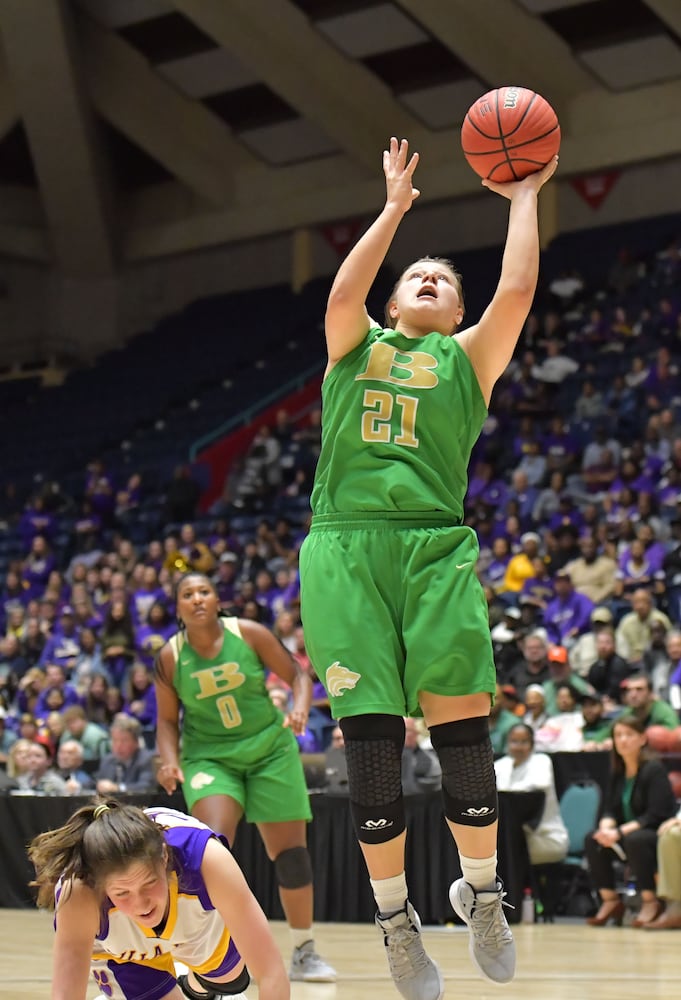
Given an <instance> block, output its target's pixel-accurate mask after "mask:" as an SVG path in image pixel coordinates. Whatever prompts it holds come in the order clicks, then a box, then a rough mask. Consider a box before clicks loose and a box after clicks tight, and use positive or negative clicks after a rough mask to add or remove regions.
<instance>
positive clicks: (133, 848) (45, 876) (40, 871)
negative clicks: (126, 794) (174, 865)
mask: <svg viewBox="0 0 681 1000" xmlns="http://www.w3.org/2000/svg"><path fill="white" fill-rule="evenodd" d="M164 847H165V840H164V837H163V832H162V830H161V828H160V827H159V826H157V824H156V823H154V822H153V820H151V819H150V818H149V817H148V816H147V815H146V813H144V812H143V811H142V810H141V809H138V808H137V806H129V805H124V804H123V803H121V802H119V801H117V800H116V799H112V798H106V799H104V798H96V799H93V801H92V802H90V803H88V804H87V805H84V806H82V807H81V808H80V809H78V810H77V811H76V812H75V813H74V814H73V816H71V817H70V819H68V820H67V822H66V823H65V824H64V825H63V826H61V827H59V828H58V829H57V830H48V831H47V832H46V833H41V834H38V836H37V837H35V838H34V839H33V840H32V841H31V844H30V846H29V849H28V856H29V858H30V860H31V861H32V862H33V865H34V867H35V871H36V877H35V881H34V882H32V883H31V885H32V886H35V887H37V889H38V896H37V902H38V905H39V906H44V907H48V908H50V909H52V908H53V907H54V905H55V890H56V888H57V885H58V884H59V883H60V882H62V883H63V885H64V888H65V891H67V892H68V886H69V885H70V883H71V881H72V880H73V879H80V880H81V881H82V882H84V883H85V884H86V885H87V886H89V887H90V888H91V889H94V890H101V887H102V886H103V884H104V882H105V881H106V880H107V878H109V877H110V876H111V875H112V874H113V873H114V872H119V871H121V870H123V869H125V868H128V867H129V866H130V864H132V863H134V862H136V861H143V862H147V863H149V864H150V865H153V866H157V865H160V864H163V852H164Z"/></svg>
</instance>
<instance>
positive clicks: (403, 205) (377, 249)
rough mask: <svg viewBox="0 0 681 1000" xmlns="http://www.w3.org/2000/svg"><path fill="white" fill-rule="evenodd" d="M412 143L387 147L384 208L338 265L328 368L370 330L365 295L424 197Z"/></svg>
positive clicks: (330, 307) (328, 320) (328, 324)
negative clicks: (407, 217)
mask: <svg viewBox="0 0 681 1000" xmlns="http://www.w3.org/2000/svg"><path fill="white" fill-rule="evenodd" d="M408 154H409V144H408V143H407V140H406V139H402V140H401V141H400V142H398V141H397V139H396V138H394V137H393V138H392V139H391V140H390V148H389V149H386V150H384V151H383V173H384V174H385V183H386V201H385V206H384V208H383V211H382V212H381V214H380V215H379V216H378V218H377V219H376V220H375V222H373V223H372V225H371V226H370V227H369V229H368V230H367V231H366V233H365V234H364V236H362V237H361V239H360V240H359V241H358V242H357V243H356V244H355V246H354V247H353V248H352V250H351V251H350V253H349V254H348V256H347V257H346V258H345V260H344V261H343V263H342V264H341V266H340V267H339V269H338V273H337V274H336V277H335V280H334V282H333V285H332V287H331V291H330V293H329V300H328V303H327V307H326V317H325V329H326V345H327V350H328V355H329V365H328V368H327V372H328V371H329V370H330V369H331V368H332V367H333V365H334V364H335V363H336V362H337V361H339V360H340V359H341V358H342V357H344V356H345V355H346V354H349V352H350V351H352V350H353V349H354V348H355V347H356V346H357V345H358V344H359V343H361V341H362V339H363V338H364V337H365V336H366V333H367V330H368V329H369V315H368V313H367V310H366V305H365V302H366V299H367V296H368V294H369V290H370V289H371V286H372V284H373V283H374V281H375V279H376V275H377V274H378V270H379V268H380V266H381V264H382V263H383V260H384V258H385V255H386V253H387V252H388V248H389V247H390V244H391V243H392V240H393V237H394V235H395V233H396V232H397V228H398V226H399V224H400V222H401V221H402V217H403V216H404V214H405V212H408V211H409V209H410V208H411V206H412V203H413V202H414V200H415V199H416V198H418V196H419V192H418V191H417V190H416V188H414V187H413V175H414V171H415V170H416V166H417V164H418V161H419V155H418V153H413V154H412V156H411V158H410V159H409V160H407V156H408Z"/></svg>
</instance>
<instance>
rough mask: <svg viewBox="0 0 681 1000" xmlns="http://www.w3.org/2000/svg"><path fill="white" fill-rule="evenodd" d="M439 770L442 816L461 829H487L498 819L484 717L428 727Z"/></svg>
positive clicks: (494, 783)
mask: <svg viewBox="0 0 681 1000" xmlns="http://www.w3.org/2000/svg"><path fill="white" fill-rule="evenodd" d="M430 739H431V742H432V744H433V749H434V750H435V751H436V753H437V755H438V758H439V760H440V767H441V768H442V798H443V801H444V811H445V816H446V817H447V819H448V820H450V821H451V822H452V823H460V824H462V825H463V826H490V825H491V824H492V823H494V822H495V820H496V819H498V816H499V807H498V802H497V782H496V776H495V774H494V751H493V750H492V743H491V740H490V738H489V721H488V719H487V717H486V716H476V717H475V718H473V719H460V720H459V721H458V722H444V723H442V724H441V725H439V726H431V728H430Z"/></svg>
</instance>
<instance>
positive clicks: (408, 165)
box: [383, 136, 421, 212]
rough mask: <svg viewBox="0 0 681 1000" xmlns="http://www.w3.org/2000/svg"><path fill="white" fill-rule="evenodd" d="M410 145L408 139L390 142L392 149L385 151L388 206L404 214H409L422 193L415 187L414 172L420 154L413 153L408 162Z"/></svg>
mask: <svg viewBox="0 0 681 1000" xmlns="http://www.w3.org/2000/svg"><path fill="white" fill-rule="evenodd" d="M408 153H409V143H408V142H407V140H406V139H402V140H401V141H400V142H398V141H397V139H396V138H395V136H393V137H392V139H391V140H390V148H389V149H384V150H383V173H384V174H385V187H386V205H395V206H397V207H398V208H400V209H401V211H402V212H408V211H409V209H410V208H411V206H412V203H413V202H414V201H416V199H417V198H418V196H419V195H420V194H421V192H420V191H419V190H418V188H415V187H414V186H413V177H414V171H415V170H416V167H417V165H418V162H419V154H418V153H412V156H411V158H410V160H409V162H407V155H408Z"/></svg>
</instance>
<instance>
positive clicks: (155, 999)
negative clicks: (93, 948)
mask: <svg viewBox="0 0 681 1000" xmlns="http://www.w3.org/2000/svg"><path fill="white" fill-rule="evenodd" d="M166 959H167V961H166ZM240 961H241V955H240V954H239V952H238V951H237V949H236V946H235V944H234V942H233V941H232V939H231V938H230V939H229V946H228V948H227V951H226V953H225V957H224V958H223V960H222V962H220V965H219V966H218V967H217V968H216V969H212V970H211V971H210V972H202V973H201V975H202V976H205V977H206V978H207V979H211V978H212V977H215V978H217V977H219V976H226V975H227V973H228V972H231V970H232V969H233V968H234V967H235V966H236V965H238V964H239V962H240ZM92 975H93V977H94V980H95V982H96V984H97V988H98V989H99V992H100V993H101V995H102V996H103V997H106V998H107V1000H162V998H163V997H165V996H167V995H168V993H170V991H171V990H172V989H173V987H174V986H175V985H176V983H177V977H176V975H175V968H174V964H173V959H172V955H170V954H168V955H165V956H163V958H162V959H159V960H158V965H157V966H152V965H142V964H141V963H139V962H114V961H113V959H109V960H106V959H93V962H92Z"/></svg>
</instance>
